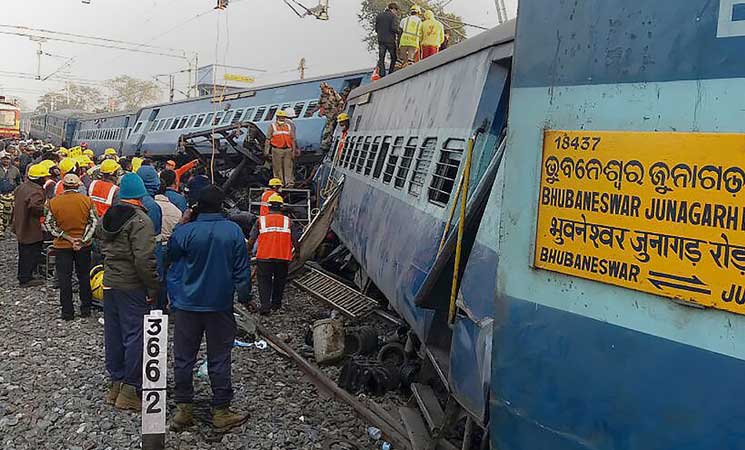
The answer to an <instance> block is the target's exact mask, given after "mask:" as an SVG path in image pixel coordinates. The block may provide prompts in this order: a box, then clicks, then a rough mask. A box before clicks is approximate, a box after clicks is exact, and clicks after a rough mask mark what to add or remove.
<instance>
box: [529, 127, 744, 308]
mask: <svg viewBox="0 0 745 450" xmlns="http://www.w3.org/2000/svg"><path fill="white" fill-rule="evenodd" d="M540 185H541V190H540V196H539V208H538V224H537V236H536V251H535V262H534V264H535V266H536V267H538V268H542V269H547V270H552V271H555V272H561V273H565V274H568V275H573V276H577V277H582V278H588V279H591V280H597V281H601V282H603V283H609V284H614V285H618V286H623V287H626V288H629V289H636V290H639V291H644V292H649V293H652V294H657V295H662V296H666V297H670V298H675V299H680V300H684V301H688V302H693V303H696V304H698V305H702V306H706V307H712V308H717V309H723V310H727V311H731V312H735V313H738V314H745V276H743V275H745V134H716V133H654V132H607V131H602V132H601V131H546V132H545V134H544V143H543V161H542V169H541V183H540Z"/></svg>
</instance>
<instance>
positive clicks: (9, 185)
mask: <svg viewBox="0 0 745 450" xmlns="http://www.w3.org/2000/svg"><path fill="white" fill-rule="evenodd" d="M21 181H22V179H21V172H20V171H19V170H18V167H16V166H14V165H13V164H12V163H11V157H10V154H8V153H7V152H5V151H2V152H0V239H2V238H4V237H5V231H6V230H7V229H8V228H9V227H10V223H11V222H12V220H13V191H15V190H16V188H17V187H18V185H19V184H21Z"/></svg>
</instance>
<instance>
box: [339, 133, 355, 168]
mask: <svg viewBox="0 0 745 450" xmlns="http://www.w3.org/2000/svg"><path fill="white" fill-rule="evenodd" d="M356 142H357V136H349V137H348V138H347V143H346V144H345V145H344V154H343V155H342V166H343V167H349V162H350V161H351V160H352V150H354V144H355V143H356Z"/></svg>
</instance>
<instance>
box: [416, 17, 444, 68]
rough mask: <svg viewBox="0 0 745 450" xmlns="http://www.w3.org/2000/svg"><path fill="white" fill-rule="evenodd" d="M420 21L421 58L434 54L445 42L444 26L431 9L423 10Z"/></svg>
mask: <svg viewBox="0 0 745 450" xmlns="http://www.w3.org/2000/svg"><path fill="white" fill-rule="evenodd" d="M424 19H425V20H424V22H422V59H425V58H429V57H430V56H433V55H436V54H437V53H438V52H439V51H440V46H441V45H442V43H443V42H445V26H444V25H443V24H442V22H440V21H439V20H437V19H436V18H435V13H433V12H432V11H431V10H429V9H428V10H427V11H425V12H424Z"/></svg>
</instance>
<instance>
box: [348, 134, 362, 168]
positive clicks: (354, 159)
mask: <svg viewBox="0 0 745 450" xmlns="http://www.w3.org/2000/svg"><path fill="white" fill-rule="evenodd" d="M363 140H364V137H363V136H357V141H356V142H355V143H354V148H353V149H352V158H351V159H350V160H349V170H354V168H355V165H356V164H357V160H358V159H359V156H360V150H361V147H362V141H363Z"/></svg>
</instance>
